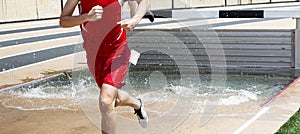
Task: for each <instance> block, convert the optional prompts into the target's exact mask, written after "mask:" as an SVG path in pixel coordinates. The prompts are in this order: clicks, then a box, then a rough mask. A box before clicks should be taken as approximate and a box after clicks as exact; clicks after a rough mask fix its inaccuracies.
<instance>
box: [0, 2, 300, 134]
mask: <svg viewBox="0 0 300 134" xmlns="http://www.w3.org/2000/svg"><path fill="white" fill-rule="evenodd" d="M285 8H286V7H285ZM293 8H294V7H293ZM53 25H54V26H56V25H58V20H47V21H38V22H25V23H12V24H2V25H0V29H1V30H0V32H3V33H2V34H0V42H2V41H9V40H16V39H23V38H28V37H35V36H37V35H39V36H40V35H49V34H54V33H66V32H74V31H79V28H78V27H76V28H71V29H61V28H55V29H48V30H36V31H30V32H27V31H26V30H25V31H22V32H16V33H10V34H6V33H5V32H9V31H13V30H18V29H30V28H36V27H44V26H53ZM187 25H189V26H204V27H206V28H209V29H294V28H295V26H296V25H295V20H293V19H291V18H287V19H207V20H195V19H177V20H173V19H156V20H155V23H149V22H148V20H143V21H142V23H141V24H140V25H139V27H137V28H138V29H160V28H161V29H172V28H179V27H183V26H187ZM80 42H81V39H80V36H79V35H78V36H72V37H65V38H57V39H52V40H44V41H37V42H31V43H24V44H19V45H13V46H9V47H0V58H1V59H3V58H6V57H12V56H17V55H20V54H25V53H30V52H35V51H40V50H44V49H49V48H54V47H58V46H65V45H67V44H73V43H80ZM16 44H17V43H16ZM0 45H1V44H0ZM81 55H84V54H83V53H81ZM74 57H76V59H75V58H74ZM78 57H83V56H74V54H69V55H65V56H61V57H57V58H53V59H49V60H46V61H42V62H37V63H34V64H30V65H26V66H22V67H18V68H14V69H10V70H2V72H0V79H1V81H0V87H1V86H2V87H4V86H8V85H13V84H19V83H22V82H23V81H24V80H28V79H39V78H42V77H45V76H44V75H43V73H45V72H46V71H50V72H51V71H61V70H72V69H73V68H74V65H78V64H77V63H79V62H84V61H85V59H77V58H78ZM82 66H85V65H84V64H82ZM76 67H79V66H76ZM299 96H300V80H297V81H296V82H295V84H294V85H292V86H291V87H289V89H288V90H286V92H284V93H283V94H282V95H280V96H279V97H278V98H277V99H275V100H274V101H273V102H272V103H271V104H270V105H268V106H266V107H264V108H261V111H257V112H258V114H257V115H255V116H254V117H245V118H229V117H214V118H212V119H211V120H210V121H209V122H208V123H207V124H206V125H205V126H203V127H198V126H194V127H193V126H190V125H188V124H185V123H183V124H182V125H181V126H179V129H176V130H174V133H200V132H201V133H234V132H241V133H243V134H244V133H245V134H252V133H274V132H276V131H277V130H278V129H279V127H280V126H282V125H283V124H284V123H285V122H286V121H287V120H288V119H289V117H291V116H292V115H293V114H294V113H295V112H296V111H297V110H298V109H299V106H300V98H299ZM194 119H195V117H194V116H190V117H189V118H188V119H187V120H186V122H189V121H191V122H197V120H194ZM241 124H243V125H242V126H241ZM190 127H191V128H193V130H190V132H181V131H180V130H188V128H190ZM180 128H187V129H180Z"/></svg>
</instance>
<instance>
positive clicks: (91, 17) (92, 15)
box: [88, 5, 103, 21]
mask: <svg viewBox="0 0 300 134" xmlns="http://www.w3.org/2000/svg"><path fill="white" fill-rule="evenodd" d="M102 13H103V9H102V7H101V6H99V5H97V6H94V7H93V8H92V9H91V10H90V11H89V13H88V21H97V20H99V19H101V17H102Z"/></svg>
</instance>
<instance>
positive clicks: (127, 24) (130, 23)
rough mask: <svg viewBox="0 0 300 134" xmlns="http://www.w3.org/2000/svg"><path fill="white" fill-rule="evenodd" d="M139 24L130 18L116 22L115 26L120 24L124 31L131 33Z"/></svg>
mask: <svg viewBox="0 0 300 134" xmlns="http://www.w3.org/2000/svg"><path fill="white" fill-rule="evenodd" d="M139 22H140V20H139V19H137V18H131V19H127V20H122V21H120V22H118V23H117V24H121V27H122V28H123V29H125V30H126V31H133V29H134V28H135V26H136V25H137V24H138V23H139Z"/></svg>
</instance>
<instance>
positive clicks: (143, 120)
mask: <svg viewBox="0 0 300 134" xmlns="http://www.w3.org/2000/svg"><path fill="white" fill-rule="evenodd" d="M138 100H139V101H140V103H141V106H140V109H134V114H136V116H137V118H138V120H139V123H140V125H141V126H142V127H143V128H146V127H148V120H149V119H148V115H147V113H146V111H145V110H144V103H143V101H142V100H141V99H138Z"/></svg>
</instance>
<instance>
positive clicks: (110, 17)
mask: <svg viewBox="0 0 300 134" xmlns="http://www.w3.org/2000/svg"><path fill="white" fill-rule="evenodd" d="M97 5H99V6H102V8H103V14H102V18H101V19H100V20H98V21H90V22H85V23H84V24H83V25H82V26H81V29H82V30H81V31H82V36H83V39H84V46H85V47H86V45H93V46H94V47H95V45H96V46H98V48H99V47H100V46H99V45H101V44H102V45H104V44H111V43H113V42H115V41H120V42H122V41H124V40H126V34H124V33H123V34H122V32H126V31H125V30H124V31H123V30H122V28H121V25H119V24H117V23H118V22H119V21H121V6H120V4H119V2H118V0H81V14H84V13H88V12H89V11H90V10H91V9H92V8H93V7H94V6H97ZM123 35H125V36H123ZM93 50H94V51H95V50H98V49H97V48H93ZM97 55H98V54H97Z"/></svg>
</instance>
